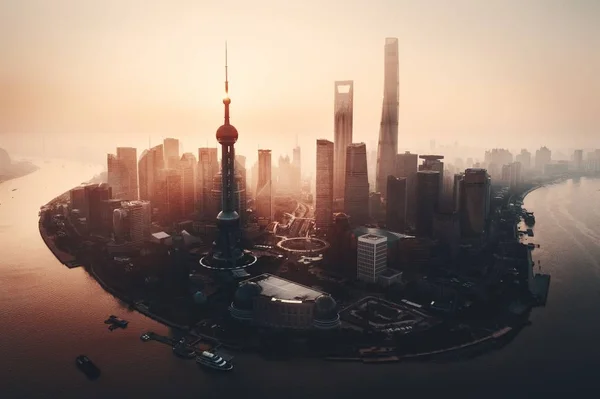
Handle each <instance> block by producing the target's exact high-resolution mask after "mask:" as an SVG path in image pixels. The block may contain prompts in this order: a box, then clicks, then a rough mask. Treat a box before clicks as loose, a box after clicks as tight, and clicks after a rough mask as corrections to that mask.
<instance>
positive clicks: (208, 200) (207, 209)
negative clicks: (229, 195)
mask: <svg viewBox="0 0 600 399" xmlns="http://www.w3.org/2000/svg"><path fill="white" fill-rule="evenodd" d="M217 173H219V158H218V153H217V149H216V148H198V169H197V175H198V185H197V186H196V192H197V197H198V205H197V206H198V208H199V209H200V212H199V214H200V218H201V219H203V220H209V219H210V220H212V219H213V218H214V217H215V216H216V215H217V213H218V210H217V209H218V208H219V207H220V203H219V204H214V202H213V201H212V189H213V181H214V178H215V175H216V174H217Z"/></svg>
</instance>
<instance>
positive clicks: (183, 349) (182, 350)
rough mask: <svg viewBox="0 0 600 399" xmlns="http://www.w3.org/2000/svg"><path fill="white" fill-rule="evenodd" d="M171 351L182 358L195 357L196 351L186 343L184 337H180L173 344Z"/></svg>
mask: <svg viewBox="0 0 600 399" xmlns="http://www.w3.org/2000/svg"><path fill="white" fill-rule="evenodd" d="M173 353H174V354H175V355H177V356H179V357H182V358H184V359H193V358H194V357H196V351H195V350H194V349H192V348H190V347H189V346H187V345H186V343H185V339H184V338H181V340H180V341H179V342H178V343H176V344H175V345H173Z"/></svg>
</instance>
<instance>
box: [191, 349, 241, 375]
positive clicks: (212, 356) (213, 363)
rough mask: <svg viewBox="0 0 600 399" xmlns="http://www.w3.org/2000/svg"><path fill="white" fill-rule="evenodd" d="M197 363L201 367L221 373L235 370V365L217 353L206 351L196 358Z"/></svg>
mask: <svg viewBox="0 0 600 399" xmlns="http://www.w3.org/2000/svg"><path fill="white" fill-rule="evenodd" d="M196 363H198V364H199V365H201V366H204V367H207V368H209V369H213V370H219V371H230V370H233V364H232V363H229V362H228V361H226V360H225V359H223V358H222V357H221V356H219V355H217V354H216V353H212V352H208V351H204V352H202V353H200V356H197V357H196Z"/></svg>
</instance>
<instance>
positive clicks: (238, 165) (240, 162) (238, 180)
mask: <svg viewBox="0 0 600 399" xmlns="http://www.w3.org/2000/svg"><path fill="white" fill-rule="evenodd" d="M235 184H236V186H235V191H236V192H237V193H238V195H239V197H240V199H239V201H240V205H239V207H238V209H236V211H237V213H238V214H239V215H240V225H242V226H245V225H246V222H247V220H248V212H247V210H248V189H247V186H248V184H247V172H246V157H245V156H243V155H237V154H236V155H235Z"/></svg>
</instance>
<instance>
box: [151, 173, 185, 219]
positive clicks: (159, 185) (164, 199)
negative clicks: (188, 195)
mask: <svg viewBox="0 0 600 399" xmlns="http://www.w3.org/2000/svg"><path fill="white" fill-rule="evenodd" d="M182 180H183V179H182V176H181V172H180V171H179V170H178V169H163V170H161V171H160V172H159V174H158V178H157V181H156V202H157V207H158V208H159V214H160V215H161V221H162V222H167V223H172V222H177V221H179V220H180V219H181V217H182V216H183V185H182Z"/></svg>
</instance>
